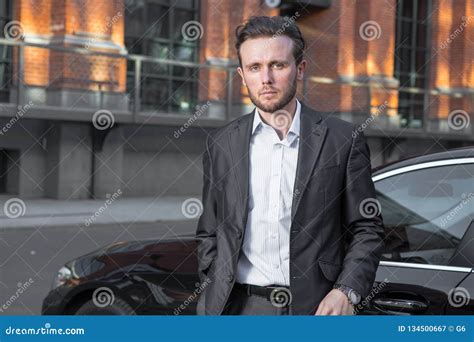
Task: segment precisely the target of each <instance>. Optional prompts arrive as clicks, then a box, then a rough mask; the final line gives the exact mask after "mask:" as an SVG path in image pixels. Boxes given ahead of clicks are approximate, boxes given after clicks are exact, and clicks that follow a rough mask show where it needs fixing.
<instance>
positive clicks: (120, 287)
mask: <svg viewBox="0 0 474 342" xmlns="http://www.w3.org/2000/svg"><path fill="white" fill-rule="evenodd" d="M373 180H374V183H375V187H376V190H377V199H376V200H375V199H373V201H372V203H371V205H372V207H371V208H369V209H370V210H372V211H375V212H377V211H378V210H381V211H382V216H383V218H384V223H385V229H386V239H385V242H386V248H385V251H384V254H383V257H382V261H381V262H380V266H379V268H378V271H377V276H376V281H375V283H374V285H373V289H372V291H371V293H370V294H369V296H368V297H366V298H365V299H364V300H363V302H362V303H361V304H360V305H359V306H358V307H357V312H358V314H360V315H374V314H377V315H379V314H393V315H413V314H425V315H427V314H428V315H429V314H434V315H444V314H446V315H463V314H474V300H473V299H472V298H471V297H472V296H474V273H473V272H474V270H473V266H474V248H473V247H474V148H463V149H457V150H451V151H447V152H442V153H436V154H430V155H425V156H420V157H416V158H411V159H407V160H403V161H399V162H396V163H393V164H390V165H387V166H384V167H383V168H379V169H377V170H374V173H373ZM196 247H197V242H196V240H195V239H194V238H193V236H189V237H182V238H179V239H175V240H173V241H170V240H167V241H157V240H149V241H138V242H123V243H117V244H113V245H111V246H107V247H104V248H102V249H100V250H97V251H95V252H92V253H89V254H87V255H84V256H81V257H79V258H77V259H75V260H72V261H70V262H68V263H67V264H66V265H64V266H63V267H62V268H61V269H60V270H59V272H58V274H57V276H56V278H55V280H54V285H53V289H52V290H51V292H50V293H49V294H48V295H47V297H46V298H45V299H44V302H43V309H42V312H43V314H47V315H51V314H53V315H62V314H126V315H128V314H156V315H160V314H164V315H182V314H188V315H193V314H195V309H196V302H197V298H198V297H199V293H201V291H202V290H203V287H204V286H205V284H199V279H198V276H197V265H198V264H197V258H196Z"/></svg>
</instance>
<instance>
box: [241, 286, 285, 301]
mask: <svg viewBox="0 0 474 342" xmlns="http://www.w3.org/2000/svg"><path fill="white" fill-rule="evenodd" d="M234 287H235V289H237V290H239V291H242V292H244V293H246V294H247V296H250V295H256V296H260V297H264V298H266V299H267V300H269V301H271V302H272V303H274V302H276V303H281V304H283V306H284V305H285V304H284V303H286V304H289V303H290V302H291V293H290V288H289V287H288V286H283V285H272V286H258V285H252V284H240V283H235V284H234Z"/></svg>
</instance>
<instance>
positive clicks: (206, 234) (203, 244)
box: [196, 137, 217, 283]
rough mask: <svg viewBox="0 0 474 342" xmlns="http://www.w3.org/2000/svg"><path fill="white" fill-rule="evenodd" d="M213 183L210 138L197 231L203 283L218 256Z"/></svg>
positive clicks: (200, 275)
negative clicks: (201, 210)
mask: <svg viewBox="0 0 474 342" xmlns="http://www.w3.org/2000/svg"><path fill="white" fill-rule="evenodd" d="M213 181H214V177H213V174H212V158H211V154H210V151H209V137H208V139H207V141H206V151H205V152H204V155H203V190H202V204H203V212H202V214H201V216H200V218H199V222H198V226H197V230H196V238H197V240H198V248H197V257H198V273H199V279H200V281H201V283H203V282H204V281H205V278H206V276H207V271H208V270H209V268H210V266H211V264H212V262H213V261H214V258H215V256H216V254H217V241H216V229H217V227H216V225H217V217H216V214H217V201H216V198H215V191H214V186H215V185H214V183H213Z"/></svg>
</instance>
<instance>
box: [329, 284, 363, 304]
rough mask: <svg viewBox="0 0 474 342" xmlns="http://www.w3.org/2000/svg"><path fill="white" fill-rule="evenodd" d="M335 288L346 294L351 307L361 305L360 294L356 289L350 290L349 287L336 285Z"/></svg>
mask: <svg viewBox="0 0 474 342" xmlns="http://www.w3.org/2000/svg"><path fill="white" fill-rule="evenodd" d="M333 288H334V289H337V290H339V291H341V292H342V293H344V294H345V295H346V297H347V299H348V300H349V303H350V304H351V305H357V304H359V303H360V300H361V296H360V294H359V293H357V291H355V290H354V289H352V288H350V287H349V286H345V285H341V284H334V286H333Z"/></svg>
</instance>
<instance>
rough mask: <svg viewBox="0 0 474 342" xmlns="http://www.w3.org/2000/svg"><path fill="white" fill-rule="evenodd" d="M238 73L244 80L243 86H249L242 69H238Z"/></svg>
mask: <svg viewBox="0 0 474 342" xmlns="http://www.w3.org/2000/svg"><path fill="white" fill-rule="evenodd" d="M237 72H238V73H239V75H240V77H241V78H242V84H243V85H244V86H247V84H246V83H245V78H244V71H243V70H242V68H241V67H237Z"/></svg>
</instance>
